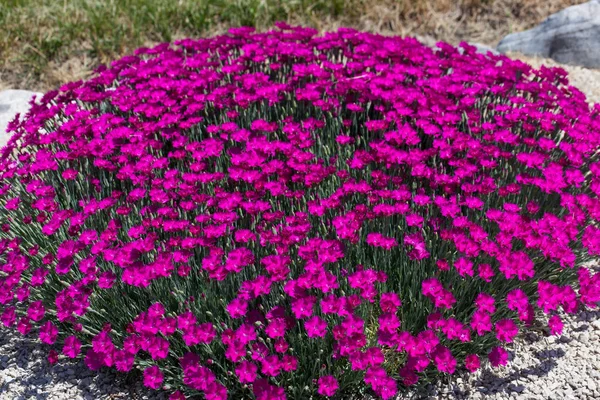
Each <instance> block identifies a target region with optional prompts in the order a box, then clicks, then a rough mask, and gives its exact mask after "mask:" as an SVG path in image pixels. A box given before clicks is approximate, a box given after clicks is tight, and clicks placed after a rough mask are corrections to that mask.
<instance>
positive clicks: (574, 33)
mask: <svg viewBox="0 0 600 400" xmlns="http://www.w3.org/2000/svg"><path fill="white" fill-rule="evenodd" d="M496 49H497V50H498V51H499V52H501V53H506V52H509V51H514V52H519V53H522V54H525V55H531V56H541V57H544V58H552V59H553V60H555V61H557V62H559V63H562V64H570V65H579V66H583V67H587V68H598V67H600V0H591V1H589V2H587V3H584V4H580V5H577V6H572V7H568V8H565V9H564V10H562V11H560V12H558V13H556V14H553V15H551V16H550V17H548V18H547V19H546V20H545V21H544V22H542V23H541V24H540V25H538V26H536V27H535V28H533V29H530V30H528V31H524V32H518V33H511V34H510V35H508V36H505V37H504V38H503V39H502V40H501V41H500V43H499V44H498V46H497V48H496Z"/></svg>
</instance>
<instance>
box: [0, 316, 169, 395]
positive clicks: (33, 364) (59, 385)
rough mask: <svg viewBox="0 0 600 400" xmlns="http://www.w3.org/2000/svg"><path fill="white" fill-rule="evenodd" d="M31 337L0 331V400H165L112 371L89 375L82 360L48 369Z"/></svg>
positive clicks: (41, 347) (43, 354)
mask: <svg viewBox="0 0 600 400" xmlns="http://www.w3.org/2000/svg"><path fill="white" fill-rule="evenodd" d="M47 354H48V349H47V346H46V345H43V344H41V343H40V342H39V341H38V340H37V339H36V337H35V336H34V334H29V335H28V336H25V337H23V336H21V334H20V333H18V332H17V331H16V330H12V329H10V330H9V329H6V328H4V327H3V328H2V329H0V400H34V399H35V400H100V399H106V400H108V399H110V400H142V399H148V400H149V399H152V400H154V399H167V396H164V395H159V393H158V392H153V391H150V390H146V389H145V388H144V387H143V385H142V383H141V381H140V380H134V379H131V378H129V380H130V381H132V382H128V378H127V376H126V375H124V374H117V373H116V372H114V370H108V369H104V370H103V371H97V372H94V371H90V370H89V369H88V368H87V367H86V366H85V364H84V363H83V361H82V360H79V361H78V362H76V361H63V360H61V361H60V362H59V363H58V364H56V365H54V366H53V365H50V363H49V362H48V361H47V359H46V356H47Z"/></svg>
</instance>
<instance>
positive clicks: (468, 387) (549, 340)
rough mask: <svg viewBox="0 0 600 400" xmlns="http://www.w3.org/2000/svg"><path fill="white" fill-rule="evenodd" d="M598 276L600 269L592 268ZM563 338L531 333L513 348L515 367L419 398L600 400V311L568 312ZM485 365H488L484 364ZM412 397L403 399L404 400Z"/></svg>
mask: <svg viewBox="0 0 600 400" xmlns="http://www.w3.org/2000/svg"><path fill="white" fill-rule="evenodd" d="M592 268H593V270H594V272H598V271H599V270H600V268H598V267H592ZM561 318H562V319H563V322H564V328H563V334H562V335H560V336H548V334H547V333H545V332H544V331H542V332H535V333H534V332H528V333H527V334H525V335H524V336H523V337H521V338H520V339H519V340H517V341H515V343H513V345H511V346H507V350H509V354H510V356H509V364H508V365H507V366H506V367H501V368H497V369H494V368H492V367H491V366H490V365H489V364H485V365H484V366H483V368H482V369H481V370H479V371H477V372H476V373H474V374H462V376H461V375H460V374H457V375H456V376H453V377H452V379H450V380H447V381H440V382H438V384H437V385H429V386H428V387H427V388H425V389H423V390H420V391H419V392H414V393H412V394H413V396H412V398H413V399H444V400H445V399H448V400H450V399H465V400H467V399H469V400H479V399H491V400H500V399H527V400H556V399H564V400H592V399H600V310H594V311H592V310H585V311H581V312H579V313H576V314H574V315H565V314H562V315H561ZM482 364H483V363H482ZM402 398H408V397H399V398H398V399H402Z"/></svg>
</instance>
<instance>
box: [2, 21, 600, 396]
mask: <svg viewBox="0 0 600 400" xmlns="http://www.w3.org/2000/svg"><path fill="white" fill-rule="evenodd" d="M278 28H279V29H278V30H276V31H272V32H267V33H261V34H255V33H253V32H252V30H250V29H247V28H238V29H232V30H231V31H230V33H229V34H228V35H224V36H218V37H214V38H209V39H200V40H189V39H186V40H181V41H179V42H176V43H175V44H174V45H170V44H161V45H159V46H157V47H155V48H152V49H147V48H143V49H139V50H138V51H137V52H136V54H135V55H133V56H128V57H124V58H123V59H121V60H118V61H115V62H114V63H112V65H111V66H110V68H106V67H103V68H100V69H98V70H97V71H96V75H95V76H94V77H93V78H92V79H90V80H89V81H87V82H75V83H70V84H67V85H65V86H64V87H62V88H60V90H58V91H52V92H49V93H47V94H46V95H44V96H43V97H42V98H41V100H40V101H39V102H38V103H34V102H32V110H31V111H30V112H29V113H28V114H27V115H26V117H25V119H24V120H23V121H19V120H18V119H15V120H14V121H13V122H12V123H11V125H10V130H12V131H14V136H13V137H12V138H11V140H10V142H9V145H8V147H6V148H5V149H4V150H3V153H2V161H1V164H2V165H1V168H0V170H1V171H2V172H1V178H0V179H1V183H0V185H1V188H0V195H1V203H2V204H3V208H2V214H1V218H2V232H1V238H2V240H1V241H0V251H1V255H0V261H1V263H0V271H1V272H0V277H1V280H0V283H1V285H0V303H1V304H2V307H1V309H2V311H3V312H2V317H1V320H2V323H3V324H4V325H6V326H16V328H17V329H18V330H19V331H20V332H21V333H22V334H27V333H28V332H30V331H33V332H35V333H36V335H39V338H40V340H41V341H42V342H44V343H47V344H48V345H50V353H49V360H50V361H51V362H56V361H58V360H59V359H61V358H77V357H84V358H85V362H86V364H87V365H88V366H89V367H90V368H91V369H99V368H104V367H114V368H116V369H117V370H118V371H124V372H125V371H130V370H132V369H140V370H142V371H143V379H144V383H145V385H146V386H148V387H149V388H152V389H164V390H168V391H170V392H171V393H172V395H171V399H184V398H186V396H195V395H201V398H202V396H204V398H206V399H225V398H231V399H239V398H252V399H284V398H287V399H307V398H318V397H336V398H349V397H350V396H351V395H352V394H353V393H354V394H356V393H366V392H367V391H368V392H370V393H374V394H376V395H377V396H380V397H382V398H385V399H389V398H392V397H393V396H394V394H395V393H397V392H398V391H399V390H401V389H402V388H403V387H405V386H408V385H411V384H414V383H416V382H417V381H418V380H419V379H421V378H425V379H427V377H429V378H430V377H431V376H432V374H434V375H435V374H436V373H447V374H452V373H454V372H455V371H456V370H462V369H467V370H469V371H475V370H477V369H478V368H480V365H481V363H482V362H488V360H489V362H490V363H491V364H492V365H493V366H498V365H504V364H505V363H506V362H507V352H506V350H505V349H504V347H503V346H504V345H505V344H506V343H511V342H512V341H513V340H515V337H516V336H517V335H518V334H519V332H522V331H524V330H526V329H527V328H528V327H530V326H532V325H533V324H536V323H537V324H539V321H537V320H538V319H539V320H541V322H543V323H544V324H548V326H549V330H550V332H551V333H560V331H561V329H562V323H561V319H560V317H559V314H558V313H559V311H560V310H563V311H565V312H568V313H572V312H575V311H576V310H577V309H578V308H579V307H596V306H597V305H598V303H599V301H600V274H596V275H593V274H592V273H590V272H589V271H588V269H585V268H583V267H580V265H581V262H582V261H584V260H586V259H588V258H589V257H590V256H594V255H598V254H600V229H599V228H598V227H597V222H598V220H599V219H600V202H599V201H598V199H597V194H598V193H599V192H600V163H599V162H598V161H597V159H598V149H599V145H600V135H599V133H600V106H598V105H596V106H595V107H594V108H590V107H589V106H588V104H587V103H586V101H585V97H584V96H583V95H582V93H581V92H579V91H578V90H577V89H575V88H573V87H571V86H568V81H567V79H566V73H565V71H564V70H562V69H559V68H553V69H547V68H542V69H541V70H534V69H532V68H531V67H530V66H528V65H526V64H523V63H522V62H519V61H511V60H510V59H508V58H506V57H504V56H495V55H492V54H491V53H489V54H487V55H481V54H477V53H476V52H475V48H474V47H471V46H469V45H466V44H462V45H461V47H462V49H460V51H459V49H457V48H454V47H452V46H450V45H448V44H444V43H439V44H438V48H437V49H430V48H428V47H425V46H423V45H421V44H420V43H419V42H417V41H416V40H414V39H401V38H397V37H383V36H377V35H372V34H366V33H359V32H356V31H354V30H351V29H340V30H339V31H338V32H335V33H328V34H326V35H324V36H317V35H316V32H315V31H314V30H312V29H304V28H292V27H289V26H287V25H285V24H278ZM537 311H540V312H537Z"/></svg>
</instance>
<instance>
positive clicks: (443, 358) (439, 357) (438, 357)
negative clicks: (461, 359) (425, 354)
mask: <svg viewBox="0 0 600 400" xmlns="http://www.w3.org/2000/svg"><path fill="white" fill-rule="evenodd" d="M432 356H433V361H434V362H435V366H436V367H437V369H438V370H439V371H440V372H446V373H448V374H453V373H454V371H455V370H456V359H455V358H454V356H452V352H451V351H450V349H448V348H446V347H444V346H442V345H437V347H436V348H435V350H434V351H433V353H432Z"/></svg>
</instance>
